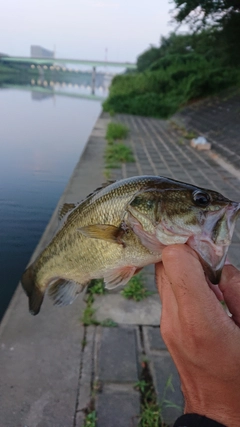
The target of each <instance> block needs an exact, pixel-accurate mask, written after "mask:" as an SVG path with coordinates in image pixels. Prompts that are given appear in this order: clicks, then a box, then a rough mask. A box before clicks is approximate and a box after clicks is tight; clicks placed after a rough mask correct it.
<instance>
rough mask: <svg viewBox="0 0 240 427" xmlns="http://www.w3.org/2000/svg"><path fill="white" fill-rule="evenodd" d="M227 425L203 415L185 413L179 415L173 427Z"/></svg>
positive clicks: (218, 426)
mask: <svg viewBox="0 0 240 427" xmlns="http://www.w3.org/2000/svg"><path fill="white" fill-rule="evenodd" d="M182 426H185V427H227V426H226V425H224V424H221V423H219V422H217V421H215V420H212V419H210V418H208V417H205V416H204V415H199V414H185V415H182V416H181V417H179V418H178V419H177V420H176V421H175V423H174V426H173V427H182Z"/></svg>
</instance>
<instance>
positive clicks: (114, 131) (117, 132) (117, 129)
mask: <svg viewBox="0 0 240 427" xmlns="http://www.w3.org/2000/svg"><path fill="white" fill-rule="evenodd" d="M128 132H129V129H128V127H127V126H125V125H123V124H122V123H116V122H111V123H108V126H107V132H106V140H107V141H114V140H116V139H125V138H126V137H127V135H128Z"/></svg>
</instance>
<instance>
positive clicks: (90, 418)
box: [84, 411, 97, 427]
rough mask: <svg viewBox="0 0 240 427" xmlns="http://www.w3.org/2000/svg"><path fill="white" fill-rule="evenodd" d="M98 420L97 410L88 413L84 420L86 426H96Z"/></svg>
mask: <svg viewBox="0 0 240 427" xmlns="http://www.w3.org/2000/svg"><path fill="white" fill-rule="evenodd" d="M96 421H97V414H96V411H92V412H90V413H89V414H87V416H86V418H85V422H84V427H95V426H96Z"/></svg>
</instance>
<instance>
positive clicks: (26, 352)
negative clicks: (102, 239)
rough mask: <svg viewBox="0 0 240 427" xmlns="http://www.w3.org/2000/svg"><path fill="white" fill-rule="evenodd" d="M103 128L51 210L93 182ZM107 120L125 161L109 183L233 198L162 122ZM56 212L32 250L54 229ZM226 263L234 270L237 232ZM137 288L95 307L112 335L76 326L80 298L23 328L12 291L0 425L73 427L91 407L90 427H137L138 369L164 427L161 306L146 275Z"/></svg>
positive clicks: (172, 373) (101, 123) (176, 400)
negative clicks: (135, 179)
mask: <svg viewBox="0 0 240 427" xmlns="http://www.w3.org/2000/svg"><path fill="white" fill-rule="evenodd" d="M109 120H110V118H109V117H108V116H107V115H104V114H103V115H102V116H101V117H100V119H99V120H98V121H97V123H96V125H95V128H94V130H93V132H92V134H91V136H90V138H89V141H88V144H87V147H86V149H85V151H84V153H83V156H82V158H81V160H80V161H79V163H78V165H77V166H76V169H75V171H74V173H73V176H72V178H71V181H70V183H69V185H68V187H67V189H66V191H65V193H64V194H63V196H62V198H61V201H60V203H64V202H71V201H79V200H81V199H82V198H83V197H85V196H86V195H87V194H89V193H90V192H91V191H92V190H93V189H94V187H95V188H96V187H97V186H98V185H99V183H100V182H101V180H102V174H103V170H104V161H103V153H104V147H105V144H106V143H105V140H104V135H105V129H106V126H107V123H108V121H109ZM113 120H116V121H121V122H122V123H124V124H126V125H127V126H128V127H129V129H130V132H129V136H128V138H127V140H126V144H127V145H129V146H130V147H131V148H132V150H133V152H134V156H135V162H134V163H129V164H126V165H123V166H122V168H120V169H115V170H113V171H112V178H114V179H121V178H122V177H128V176H133V175H142V174H153V175H163V176H168V177H172V178H175V179H177V180H182V181H186V182H191V183H194V184H197V185H199V186H202V187H208V188H212V189H215V190H217V191H220V192H222V193H223V194H225V195H226V196H227V197H229V198H232V199H233V200H239V199H240V197H239V188H240V181H239V179H238V178H237V177H236V175H231V173H230V172H229V170H228V169H226V168H223V167H222V166H220V164H219V162H215V161H214V159H213V158H212V157H211V156H210V155H209V153H207V152H198V151H195V150H194V149H192V148H191V147H190V146H189V141H188V140H184V139H183V138H182V135H181V133H178V130H176V128H174V127H173V126H172V125H171V123H170V122H167V121H163V120H156V119H149V118H141V117H137V116H127V115H119V116H116V117H114V118H113ZM93 166H94V167H93ZM57 210H58V209H56V211H55V213H54V215H53V218H52V220H51V222H50V224H49V226H48V228H47V230H46V232H45V233H44V236H43V238H42V239H41V242H40V243H39V247H38V248H37V250H38V251H39V250H40V249H41V247H42V246H43V245H44V243H45V242H46V240H48V239H49V237H50V236H51V235H52V233H53V230H54V229H55V226H56V220H57ZM230 258H231V259H232V261H233V262H234V263H235V265H237V266H238V267H240V224H238V225H237V228H236V232H235V235H234V239H233V243H232V245H231V248H230ZM144 281H145V284H146V286H147V287H148V289H149V290H151V291H153V292H154V294H153V295H152V296H151V297H149V298H147V299H146V300H144V302H140V303H135V302H129V301H125V300H124V299H123V297H122V296H121V295H120V294H119V291H117V292H112V293H109V294H108V295H106V296H101V297H97V298H96V304H98V305H97V311H96V313H95V315H96V318H98V316H101V315H106V317H112V318H113V320H115V319H114V316H116V318H117V322H118V327H112V328H110V327H105V328H104V327H102V326H100V325H99V326H88V327H83V326H81V324H80V321H79V319H80V317H81V314H80V309H83V306H84V300H83V296H79V297H78V300H77V301H76V303H74V304H73V305H72V306H71V307H66V308H62V309H57V308H56V309H54V308H53V307H52V304H51V302H49V301H48V299H47V298H46V299H45V301H44V304H43V308H42V310H41V313H40V315H39V316H37V317H36V318H34V319H33V318H32V317H30V316H29V314H28V313H27V302H26V298H25V295H24V294H23V292H22V290H21V289H20V288H18V289H17V291H16V294H15V295H14V298H13V300H12V302H11V305H10V307H9V310H8V312H7V314H6V316H5V318H4V320H3V322H2V324H1V325H0V326H1V327H0V341H1V346H0V377H1V381H0V397H1V399H2V405H1V406H2V408H1V414H0V419H1V422H0V425H3V426H4V427H12V426H16V427H23V426H26V427H83V426H84V419H85V414H86V411H89V410H90V411H91V410H93V409H94V407H95V409H96V411H97V422H96V425H97V427H134V426H137V424H138V422H139V419H140V418H139V416H140V413H141V400H140V394H139V391H138V390H136V388H135V384H136V382H138V381H139V380H140V379H141V378H142V376H141V373H142V371H143V370H145V369H146V367H148V378H150V377H151V378H152V381H153V385H154V388H155V391H156V393H157V398H158V401H159V404H160V406H161V408H162V409H161V414H162V418H163V419H164V421H165V422H166V423H167V424H168V425H172V423H173V421H174V420H175V419H176V417H177V416H178V414H180V413H181V411H182V409H181V408H182V405H183V399H182V395H181V391H180V384H179V378H178V375H177V372H176V369H175V367H174V364H173V362H172V360H171V357H170V355H169V353H168V351H167V349H166V347H165V345H164V343H163V341H162V339H161V337H160V333H159V322H160V320H159V319H160V312H161V305H160V302H159V298H158V295H157V292H156V289H155V285H154V269H153V266H149V267H147V268H145V269H144ZM109 313H110V314H111V316H109ZM99 320H102V318H101V319H99ZM166 400H168V401H170V402H171V404H172V405H170V407H169V405H166V404H165V403H166ZM1 423H2V424H1Z"/></svg>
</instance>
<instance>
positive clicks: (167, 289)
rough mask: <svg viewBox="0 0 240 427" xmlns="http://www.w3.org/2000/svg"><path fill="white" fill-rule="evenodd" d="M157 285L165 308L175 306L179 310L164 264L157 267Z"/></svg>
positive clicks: (160, 263)
mask: <svg viewBox="0 0 240 427" xmlns="http://www.w3.org/2000/svg"><path fill="white" fill-rule="evenodd" d="M155 277H156V285H157V288H158V292H159V296H160V298H161V302H162V304H163V305H164V307H166V308H167V307H168V306H169V305H170V306H175V307H176V308H177V303H176V298H175V296H174V293H173V290H172V287H171V284H170V282H169V280H168V277H167V275H166V272H165V270H164V267H163V264H162V262H159V263H158V264H156V266H155Z"/></svg>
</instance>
